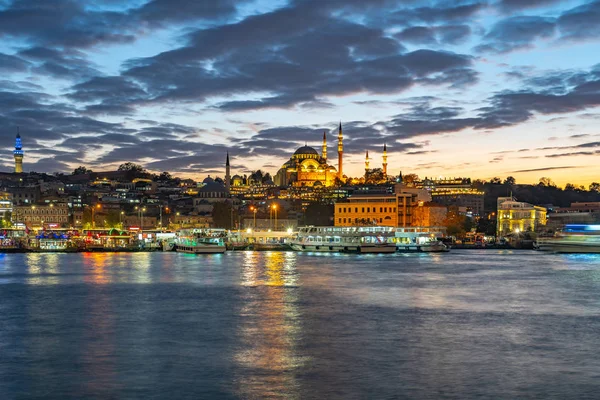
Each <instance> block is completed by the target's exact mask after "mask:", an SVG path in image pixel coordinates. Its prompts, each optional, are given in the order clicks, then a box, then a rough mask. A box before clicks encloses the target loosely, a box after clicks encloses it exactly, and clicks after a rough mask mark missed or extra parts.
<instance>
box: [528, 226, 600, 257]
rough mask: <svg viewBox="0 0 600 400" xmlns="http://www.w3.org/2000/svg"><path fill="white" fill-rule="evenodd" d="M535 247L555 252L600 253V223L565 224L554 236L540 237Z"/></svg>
mask: <svg viewBox="0 0 600 400" xmlns="http://www.w3.org/2000/svg"><path fill="white" fill-rule="evenodd" d="M535 247H536V248H537V249H538V250H542V251H551V252H554V253H600V225H565V227H564V228H563V229H562V230H561V231H559V232H556V234H555V236H554V237H550V238H538V240H537V242H536V244H535Z"/></svg>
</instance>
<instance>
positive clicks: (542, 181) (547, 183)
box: [539, 177, 556, 187]
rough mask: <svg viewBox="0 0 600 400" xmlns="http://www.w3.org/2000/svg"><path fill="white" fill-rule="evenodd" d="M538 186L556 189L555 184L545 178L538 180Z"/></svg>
mask: <svg viewBox="0 0 600 400" xmlns="http://www.w3.org/2000/svg"><path fill="white" fill-rule="evenodd" d="M539 185H540V186H547V187H556V183H554V181H553V180H552V179H550V178H546V177H542V178H540V183H539Z"/></svg>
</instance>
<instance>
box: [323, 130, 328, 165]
mask: <svg viewBox="0 0 600 400" xmlns="http://www.w3.org/2000/svg"><path fill="white" fill-rule="evenodd" d="M323 162H327V132H323Z"/></svg>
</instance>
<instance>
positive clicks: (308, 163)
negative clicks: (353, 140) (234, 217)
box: [224, 122, 387, 192]
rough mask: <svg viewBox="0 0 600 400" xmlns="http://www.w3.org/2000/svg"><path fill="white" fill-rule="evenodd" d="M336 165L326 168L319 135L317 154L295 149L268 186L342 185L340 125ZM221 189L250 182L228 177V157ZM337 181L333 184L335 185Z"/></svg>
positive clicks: (324, 138)
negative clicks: (319, 150) (319, 143)
mask: <svg viewBox="0 0 600 400" xmlns="http://www.w3.org/2000/svg"><path fill="white" fill-rule="evenodd" d="M337 155H338V164H337V169H336V168H335V167H334V166H333V165H332V164H330V163H329V162H328V161H329V160H328V159H327V133H323V147H322V151H321V154H319V152H318V151H317V150H315V149H314V148H312V147H310V146H307V145H304V146H302V147H300V148H299V149H297V150H296V151H295V152H294V154H293V155H292V157H291V158H290V159H289V160H288V161H287V162H286V163H285V164H283V165H282V166H281V168H280V169H279V170H278V171H277V174H276V175H275V176H274V179H273V182H272V183H271V184H272V185H273V184H274V185H275V186H279V187H287V186H295V187H314V188H318V187H330V186H334V185H336V183H337V184H339V182H340V181H341V182H344V180H345V179H346V176H345V175H344V174H343V169H342V168H343V158H344V157H343V156H344V144H343V133H342V123H341V122H340V125H339V129H338V143H337ZM370 160H371V158H369V152H368V151H367V154H366V158H365V179H366V178H367V176H368V174H369V172H370V171H371V169H370V168H369V162H370ZM225 169H226V171H225V182H224V183H225V189H226V191H227V192H229V191H230V190H231V187H241V186H242V185H252V182H244V181H243V180H242V178H241V177H240V176H239V175H234V176H233V177H231V172H230V165H229V153H227V160H226V163H225ZM382 172H383V176H384V177H387V146H386V145H385V144H384V146H383V170H382ZM336 181H337V182H336Z"/></svg>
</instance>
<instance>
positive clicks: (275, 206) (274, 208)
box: [271, 203, 277, 230]
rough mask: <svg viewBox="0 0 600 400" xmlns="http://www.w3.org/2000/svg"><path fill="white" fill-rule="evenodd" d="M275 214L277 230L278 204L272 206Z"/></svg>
mask: <svg viewBox="0 0 600 400" xmlns="http://www.w3.org/2000/svg"><path fill="white" fill-rule="evenodd" d="M271 207H272V208H273V213H274V214H275V230H277V203H275V204H272V205H271Z"/></svg>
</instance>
